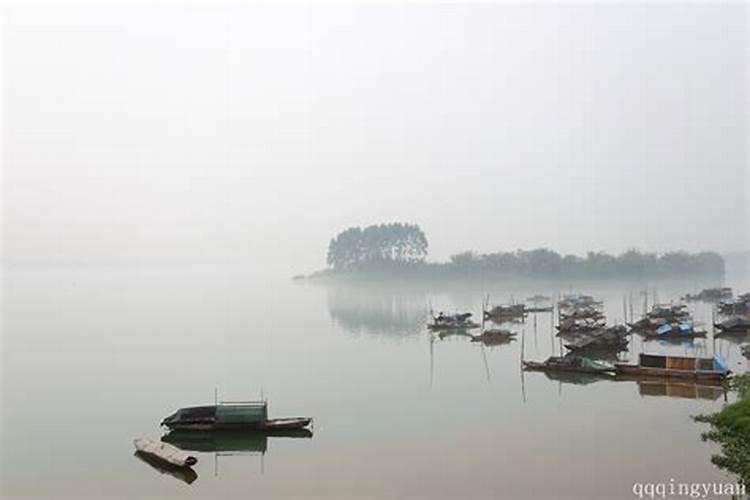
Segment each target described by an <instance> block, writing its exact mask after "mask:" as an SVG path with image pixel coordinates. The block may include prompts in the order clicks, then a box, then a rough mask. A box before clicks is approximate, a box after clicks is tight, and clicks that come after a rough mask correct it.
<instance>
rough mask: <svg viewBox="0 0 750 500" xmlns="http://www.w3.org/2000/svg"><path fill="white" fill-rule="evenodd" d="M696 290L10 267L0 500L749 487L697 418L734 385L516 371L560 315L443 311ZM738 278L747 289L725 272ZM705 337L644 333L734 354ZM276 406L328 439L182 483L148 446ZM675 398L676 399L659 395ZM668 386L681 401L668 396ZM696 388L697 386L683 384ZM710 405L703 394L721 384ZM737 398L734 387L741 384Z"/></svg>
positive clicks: (543, 346)
mask: <svg viewBox="0 0 750 500" xmlns="http://www.w3.org/2000/svg"><path fill="white" fill-rule="evenodd" d="M716 284H718V283H711V282H709V283H703V282H701V281H700V280H694V281H690V280H685V281H683V282H680V283H674V282H672V283H668V282H667V283H658V284H654V283H650V284H643V283H635V282H628V283H608V284H596V283H593V284H589V285H583V284H574V285H571V284H567V283H552V284H550V283H536V284H534V283H515V284H514V283H498V284H493V285H487V284H484V285H481V284H477V285H455V286H448V285H440V286H437V285H435V286H416V285H412V286H397V285H384V284H381V285H377V286H365V285H353V284H349V285H344V284H338V285H333V284H326V285H323V284H311V283H303V284H299V283H298V284H295V283H293V282H291V281H290V280H289V279H287V278H286V277H278V278H274V279H268V278H267V277H264V276H262V275H260V274H258V273H255V272H253V271H250V270H247V269H242V268H209V267H205V268H189V269H186V268H119V269H117V268H112V269H109V268H103V267H94V268H88V269H87V268H63V267H59V268H44V269H34V268H25V269H23V268H19V269H8V270H6V271H5V275H4V290H3V291H4V319H3V327H4V331H3V336H2V471H3V477H2V490H1V491H2V496H3V497H4V498H18V497H34V498H37V497H38V498H44V497H56V498H58V497H59V498H62V497H69V498H80V497H85V496H92V497H97V498H148V497H152V498H164V497H169V496H174V497H180V498H196V497H203V498H222V497H227V498H230V497H238V498H239V497H242V498H246V497H249V496H253V497H258V498H477V499H479V498H498V497H507V498H534V499H540V498H542V499H543V498H558V499H559V498H592V499H593V498H604V497H607V498H632V497H633V493H632V487H633V484H634V483H636V482H649V481H651V482H654V481H657V482H668V481H669V480H670V479H672V478H674V479H675V480H676V481H689V482H713V481H730V480H732V478H730V477H728V476H726V475H725V474H724V473H723V472H721V471H719V470H718V469H716V468H715V467H714V466H713V465H712V464H711V463H710V457H711V454H712V453H714V452H716V451H717V447H716V446H715V445H713V444H711V443H704V442H702V441H701V440H700V433H701V432H702V431H704V430H706V428H705V426H704V425H703V424H698V423H695V422H693V421H692V419H691V415H695V414H698V413H704V412H710V411H714V410H717V409H719V408H720V407H721V406H722V405H723V404H724V395H723V394H721V393H720V392H717V393H711V394H710V395H711V397H709V398H690V397H677V394H673V396H672V397H670V396H668V395H667V394H666V392H667V391H666V389H665V388H659V387H654V386H653V385H652V386H650V387H644V386H643V385H642V384H639V383H637V382H630V381H629V382H622V381H610V380H595V379H588V378H585V377H584V378H581V377H572V378H569V379H564V380H557V379H553V378H550V377H548V376H547V375H545V374H543V373H525V374H523V373H522V372H521V370H520V359H521V356H522V353H521V348H522V346H523V356H524V358H525V359H535V360H543V359H544V358H546V357H547V356H549V355H550V354H551V353H558V352H559V351H560V348H561V346H560V341H559V339H558V338H557V337H555V336H554V333H553V323H552V316H551V315H550V314H538V315H532V316H529V317H528V318H527V320H526V322H525V323H524V324H519V325H514V326H512V328H513V329H514V330H515V331H517V332H518V334H519V335H518V337H517V338H518V340H517V341H516V342H513V343H511V344H509V345H501V346H495V347H485V346H482V345H481V344H479V343H472V342H470V341H469V339H467V338H466V337H460V336H453V337H446V338H444V339H440V338H439V337H438V336H437V335H432V334H431V333H429V332H428V331H427V330H426V328H425V324H426V321H427V316H428V311H429V309H430V307H432V308H434V309H435V310H436V311H437V310H445V311H447V312H456V311H463V310H468V311H472V312H473V313H474V314H475V316H479V315H480V313H481V302H482V298H483V297H484V296H485V294H487V293H489V294H490V296H491V299H492V301H493V302H495V303H502V302H507V301H509V300H511V299H512V300H516V301H522V300H525V298H526V297H528V296H531V295H534V294H536V293H543V294H547V295H550V296H553V297H556V296H558V295H559V294H560V293H565V292H568V291H571V290H572V291H580V292H585V293H589V294H592V295H594V296H595V297H597V298H601V299H603V300H605V312H606V314H607V317H608V320H609V322H610V323H615V322H622V320H623V317H624V315H625V314H628V315H629V314H630V311H629V306H628V307H626V308H625V311H623V298H624V297H625V298H626V300H627V301H629V302H630V301H632V307H633V314H634V315H635V316H636V317H637V316H638V315H639V314H640V313H641V312H642V308H643V296H642V295H640V292H641V291H643V290H647V291H648V294H649V303H651V302H652V301H653V295H654V293H656V295H657V299H658V300H659V301H660V302H669V301H672V300H677V299H678V298H679V297H680V296H681V295H683V294H684V293H687V292H697V291H699V290H700V288H702V287H703V286H708V285H716ZM725 284H726V285H729V286H733V287H735V291H737V292H743V291H747V285H748V283H747V282H743V281H742V280H739V281H738V280H737V277H736V276H734V277H733V276H727V278H726V282H725ZM690 307H691V310H692V311H693V313H694V314H695V317H696V319H697V320H699V321H704V322H705V323H706V325H705V326H706V328H708V329H709V336H708V337H707V338H706V339H700V340H696V341H695V342H693V343H690V342H686V343H661V342H657V341H649V342H644V341H643V340H642V339H641V338H640V337H638V336H635V337H633V338H632V339H631V344H630V349H629V351H628V352H627V353H624V359H627V358H628V357H630V358H631V359H632V358H633V357H634V356H636V355H637V353H639V352H671V353H679V354H685V355H700V356H709V355H711V354H713V353H714V352H718V353H721V354H722V355H723V356H724V357H725V358H726V360H727V362H728V364H729V366H730V368H731V369H733V370H735V371H744V369H745V359H744V358H743V357H742V356H741V354H740V352H739V345H740V342H738V341H736V340H734V341H730V340H723V339H716V340H714V339H713V336H712V335H711V333H710V330H711V325H710V323H711V306H710V305H709V304H701V303H698V304H691V305H690ZM215 387H218V389H219V397H220V399H231V400H237V399H256V398H257V397H259V395H260V394H261V392H262V393H263V394H264V396H265V397H266V398H268V400H269V412H270V415H271V416H308V415H309V416H313V417H314V418H315V421H314V436H313V437H312V438H297V439H295V438H276V437H271V438H269V439H268V441H267V443H264V444H263V445H262V446H261V447H260V448H259V450H261V449H262V450H264V451H265V452H264V453H259V452H257V451H259V450H256V453H247V452H246V453H239V454H226V453H222V454H215V453H198V455H197V456H198V459H199V463H198V464H197V465H196V467H195V471H196V472H197V475H198V477H197V479H196V480H195V481H194V482H192V483H191V484H186V483H184V482H182V481H180V480H178V479H176V478H174V477H172V476H170V475H168V474H161V473H160V472H159V471H157V470H155V469H153V468H152V467H150V466H149V465H148V464H146V463H144V462H143V461H141V460H139V459H138V458H137V457H135V456H134V454H133V452H134V449H133V444H132V440H133V439H134V438H136V437H140V436H147V437H156V438H158V437H160V436H161V435H162V434H163V430H162V429H160V428H159V422H160V420H161V419H162V418H163V417H164V416H166V415H168V414H169V413H171V412H172V411H173V410H175V409H177V408H178V407H182V406H188V405H198V404H211V403H212V402H213V399H214V388H215ZM662 389H664V390H662ZM660 393H664V394H663V395H659V394H660ZM681 394H682V396H686V395H688V394H686V393H684V392H683V393H681ZM701 395H704V396H705V395H706V394H705V393H704V392H702V393H701ZM728 397H729V400H732V398H733V396H732V395H731V394H730V395H729V396H728Z"/></svg>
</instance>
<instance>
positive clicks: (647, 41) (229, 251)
mask: <svg viewBox="0 0 750 500" xmlns="http://www.w3.org/2000/svg"><path fill="white" fill-rule="evenodd" d="M113 5H116V4H113ZM194 5H196V6H194V7H193V8H179V9H177V8H174V7H172V8H170V7H167V6H163V5H162V6H161V7H158V8H154V9H145V8H143V7H139V8H122V7H121V6H118V7H117V8H109V9H107V8H101V7H93V8H92V7H89V8H83V7H70V8H66V9H61V8H54V7H51V8H48V9H44V10H40V9H33V10H32V9H24V8H22V7H10V8H7V9H6V10H5V11H4V15H3V21H4V22H3V36H2V47H3V51H2V59H3V61H2V63H3V64H2V66H3V104H2V106H3V110H4V111H3V121H4V133H3V137H2V141H3V145H4V152H3V163H4V165H3V177H4V179H3V180H4V183H3V189H2V198H3V201H2V206H3V209H2V216H3V221H2V222H3V246H4V262H14V261H15V262H17V261H33V262H67V261H73V262H79V261H80V262H99V261H113V262H118V261H125V262H127V261H154V262H167V261H168V262H175V263H182V262H185V263H187V262H238V263H240V262H249V263H252V264H253V265H257V267H260V268H262V269H264V270H268V271H269V272H275V273H284V274H293V273H297V272H308V271H312V270H315V269H319V268H322V267H324V265H325V252H326V247H327V244H328V241H329V239H330V238H331V237H332V236H334V235H335V234H336V233H338V232H339V231H341V230H343V229H345V228H346V227H349V226H352V225H368V224H373V223H379V222H388V221H407V222H413V223H417V224H419V225H420V226H421V227H422V228H423V230H424V231H425V233H426V234H427V237H428V239H429V243H430V247H429V257H428V258H429V259H430V260H444V259H447V257H448V256H449V255H451V254H453V253H457V252H460V251H463V250H467V249H473V250H477V251H479V252H491V251H496V250H508V251H509V250H514V249H517V248H526V249H529V248H536V247H548V248H551V249H554V250H556V251H559V252H560V253H574V254H583V253H585V252H586V251H589V250H602V251H607V252H611V253H619V252H622V251H625V250H627V249H629V248H633V247H635V248H639V249H641V250H644V251H657V252H662V251H668V250H675V249H685V250H688V251H701V250H716V251H718V252H720V253H725V252H730V251H737V250H747V249H749V248H750V239H749V237H748V228H747V220H748V209H749V207H750V206H749V205H748V203H747V201H746V197H747V194H748V192H750V184H749V183H750V177H749V176H748V144H747V137H748V123H747V119H748V98H747V93H748V90H747V89H748V75H747V70H748V58H747V55H748V47H747V42H748V39H747V25H748V18H747V16H748V9H747V7H746V6H745V5H743V4H725V5H718V6H716V5H709V4H706V5H693V4H690V5H687V4H651V5H644V4H641V5H627V6H622V5H588V4H587V5H577V4H566V5H543V4H537V5H532V6H519V5H513V4H496V5H491V4H465V5H455V4H454V5H445V4H443V5H426V4H425V5H416V4H400V5H355V6H348V5H325V6H322V5H321V6H310V5H308V6H299V5H297V6H295V5H285V6H270V5H266V6H257V5H256V6H247V7H242V6H238V5H236V4H235V5H228V4H224V5H222V6H219V7H215V6H213V4H211V3H208V2H205V3H198V4H194Z"/></svg>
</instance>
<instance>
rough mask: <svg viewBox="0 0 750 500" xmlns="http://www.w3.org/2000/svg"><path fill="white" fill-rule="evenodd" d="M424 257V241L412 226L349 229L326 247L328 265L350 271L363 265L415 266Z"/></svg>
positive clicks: (379, 225)
mask: <svg viewBox="0 0 750 500" xmlns="http://www.w3.org/2000/svg"><path fill="white" fill-rule="evenodd" d="M426 256H427V237H426V236H425V234H424V232H423V231H422V229H420V227H419V226H418V225H416V224H404V223H400V222H393V223H390V224H377V225H372V226H367V227H366V228H364V229H362V228H360V227H350V228H349V229H347V230H345V231H342V232H340V233H339V234H338V235H336V237H335V238H333V239H332V240H331V242H330V243H329V244H328V257H327V259H326V260H327V262H328V265H329V266H331V267H333V268H334V269H351V268H354V267H361V266H363V265H365V266H366V265H372V264H382V263H384V262H392V263H419V262H422V261H424V259H425V257H426Z"/></svg>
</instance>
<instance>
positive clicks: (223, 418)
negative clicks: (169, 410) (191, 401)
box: [161, 401, 312, 432]
mask: <svg viewBox="0 0 750 500" xmlns="http://www.w3.org/2000/svg"><path fill="white" fill-rule="evenodd" d="M311 423H312V418H310V417H293V418H272V419H269V418H268V404H267V403H266V402H265V401H260V402H259V401H248V402H231V403H221V404H218V405H212V406H191V407H187V408H181V409H179V410H177V411H176V412H175V413H173V414H172V415H170V416H168V417H166V418H165V419H164V420H162V422H161V425H164V426H166V427H168V428H169V429H179V430H202V431H205V430H216V429H227V430H253V431H265V432H274V431H288V430H293V429H304V428H305V427H307V426H308V425H310V424H311Z"/></svg>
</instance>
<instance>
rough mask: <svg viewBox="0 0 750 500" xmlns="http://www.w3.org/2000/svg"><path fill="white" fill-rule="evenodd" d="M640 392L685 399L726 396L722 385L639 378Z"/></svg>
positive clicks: (715, 398)
mask: <svg viewBox="0 0 750 500" xmlns="http://www.w3.org/2000/svg"><path fill="white" fill-rule="evenodd" d="M637 383H638V393H639V394H640V395H641V396H662V397H669V398H683V399H707V400H709V401H716V400H718V399H719V398H721V397H722V396H725V397H726V390H725V389H724V387H723V386H721V385H704V384H696V383H689V382H671V381H669V382H665V381H657V380H638V381H637Z"/></svg>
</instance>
